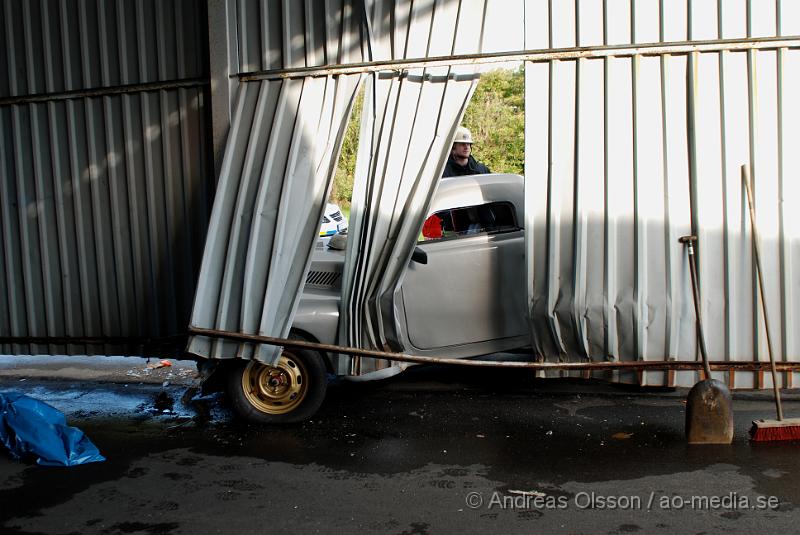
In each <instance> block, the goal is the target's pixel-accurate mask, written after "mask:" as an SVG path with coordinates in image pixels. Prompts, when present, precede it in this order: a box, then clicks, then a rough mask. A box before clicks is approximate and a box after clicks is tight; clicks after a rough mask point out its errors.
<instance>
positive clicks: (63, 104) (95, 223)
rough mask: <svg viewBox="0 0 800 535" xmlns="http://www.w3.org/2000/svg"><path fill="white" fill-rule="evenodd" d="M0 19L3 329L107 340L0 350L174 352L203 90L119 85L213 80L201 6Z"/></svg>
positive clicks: (198, 198)
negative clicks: (208, 67)
mask: <svg viewBox="0 0 800 535" xmlns="http://www.w3.org/2000/svg"><path fill="white" fill-rule="evenodd" d="M2 17H3V21H2V24H0V32H2V33H0V42H3V43H5V45H6V47H5V50H4V52H3V53H2V54H0V56H2V58H3V60H2V62H0V72H2V73H4V74H3V75H0V99H2V98H9V99H10V98H14V99H15V100H13V101H10V100H9V101H7V102H3V101H2V100H0V179H1V180H0V218H1V219H0V230H1V231H2V232H1V234H2V251H3V253H2V259H1V260H2V262H3V272H4V277H3V280H2V283H0V298H2V299H3V301H2V305H0V308H1V309H3V313H2V314H0V337H3V338H6V339H7V338H22V339H24V338H27V337H34V338H44V339H57V338H64V337H69V338H93V339H95V338H99V339H100V341H101V342H105V343H104V344H103V343H101V344H95V343H92V344H88V345H83V344H70V345H69V346H68V347H65V346H63V345H56V344H49V345H43V344H27V343H22V342H24V340H20V343H18V344H17V343H14V344H5V345H0V352H3V353H21V354H25V353H73V354H74V353H79V354H87V353H88V354H93V353H100V354H109V353H111V354H142V353H147V354H150V353H155V352H159V351H162V350H163V351H166V352H169V353H176V354H177V353H179V352H181V350H182V344H181V343H180V341H179V340H171V339H170V337H176V336H177V337H179V338H180V336H181V335H182V336H184V337H185V333H186V326H187V324H188V320H189V313H190V309H191V303H192V300H193V296H194V283H195V277H196V273H197V271H198V270H199V257H200V254H201V251H202V244H203V242H204V239H205V232H206V225H207V220H208V214H209V204H210V201H209V198H210V196H211V194H212V188H211V186H210V184H211V182H212V177H211V176H210V171H209V169H208V167H209V166H208V156H207V148H208V140H207V129H206V124H205V123H206V119H205V114H206V112H205V108H206V106H207V102H206V100H207V96H206V88H205V87H204V84H202V82H200V81H196V82H195V83H193V84H190V86H188V87H181V88H167V89H161V90H157V91H156V90H151V91H145V90H142V89H141V88H138V89H135V90H126V89H124V88H123V87H121V86H124V85H128V84H143V83H150V82H161V83H164V84H165V86H166V87H169V85H170V84H171V83H172V82H180V81H181V80H186V79H196V78H198V77H204V76H207V74H206V73H205V72H204V70H205V69H206V67H205V66H204V65H203V61H204V60H203V56H204V55H203V54H202V53H198V50H203V49H204V48H205V46H206V44H205V43H204V42H203V41H202V39H203V38H204V30H203V26H202V24H204V23H205V20H204V16H203V10H202V9H198V8H197V5H196V4H195V3H194V2H191V1H188V0H178V1H175V2H153V1H144V2H137V3H132V2H123V1H118V2H99V1H84V2H77V3H67V2H55V1H32V2H4V3H3V6H2ZM5 73H7V76H6V75H5ZM84 90H93V91H94V90H98V91H100V92H101V93H106V96H88V95H86V94H80V91H84ZM76 91H77V92H78V93H74V92H76ZM69 92H73V93H69ZM31 97H36V98H37V99H38V100H36V101H30V98H31ZM26 99H28V100H27V101H26ZM156 339H157V340H156ZM45 341H46V340H45ZM162 343H165V344H166V345H165V346H163V347H161V344H162ZM160 354H163V353H160Z"/></svg>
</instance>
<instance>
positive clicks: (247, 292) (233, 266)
mask: <svg viewBox="0 0 800 535" xmlns="http://www.w3.org/2000/svg"><path fill="white" fill-rule="evenodd" d="M354 4H356V5H357V4H358V2H357V1H350V0H345V1H336V0H333V1H325V2H321V1H316V0H315V1H299V2H298V1H289V2H283V3H281V4H278V3H269V4H267V3H261V4H256V3H254V2H237V3H236V11H235V13H236V17H237V36H236V40H235V41H234V42H235V43H236V45H237V46H238V56H237V57H238V60H239V63H240V65H239V67H238V70H245V71H249V70H251V69H256V70H258V69H261V68H262V67H267V68H276V67H277V68H292V67H298V66H300V67H305V66H307V65H321V64H324V63H325V62H334V63H338V62H346V61H353V60H355V59H359V60H360V59H361V56H360V48H358V49H357V50H354V49H353V48H352V46H353V45H355V46H358V47H360V40H359V39H358V38H357V37H356V36H357V35H359V27H360V26H359V24H360V17H359V16H356V15H354V7H353V5H354ZM354 33H355V36H354V35H353V34H354ZM262 47H263V49H262ZM274 47H278V48H274ZM277 51H280V54H278V52H277ZM355 52H357V53H358V54H359V55H358V57H357V58H355V57H351V54H353V53H355ZM265 58H266V59H265ZM262 60H264V62H262ZM234 67H236V66H231V69H232V70H236V69H234ZM360 79H361V75H358V74H356V75H349V76H325V77H320V76H316V77H312V76H307V77H304V78H299V79H288V80H275V81H256V82H242V83H241V84H239V89H238V94H237V96H236V100H235V108H234V109H233V113H232V120H231V129H230V132H229V134H228V140H227V146H226V149H225V156H224V159H223V163H222V170H221V173H220V180H219V185H218V188H217V193H216V197H215V200H214V210H213V213H212V217H211V222H210V227H209V235H208V240H207V242H206V247H205V252H204V256H203V266H202V270H201V274H200V279H199V283H198V289H197V295H196V298H195V306H194V311H193V314H192V325H193V326H197V327H207V328H208V327H210V328H216V329H222V330H229V331H239V332H246V333H259V334H265V335H269V336H287V335H288V334H289V327H290V325H291V318H292V316H293V314H294V309H295V308H296V306H297V302H298V300H299V295H300V289H301V288H302V284H303V283H304V282H305V272H306V270H307V268H308V263H309V261H310V257H311V252H312V249H313V246H314V240H315V239H316V237H318V235H319V222H320V220H321V218H322V211H323V208H324V204H325V199H326V198H327V195H328V192H329V189H330V181H331V179H332V177H333V173H334V171H335V165H336V161H335V159H336V156H337V155H338V152H339V147H340V146H341V141H342V136H343V133H344V126H345V124H346V119H347V117H348V116H349V113H350V109H351V107H352V103H353V99H354V97H355V91H356V88H357V86H358V83H359V81H360ZM188 351H190V352H192V353H195V354H197V355H200V356H204V357H214V358H224V357H234V356H239V357H243V358H251V357H252V356H253V354H254V352H253V345H252V344H241V345H240V344H236V343H231V342H224V341H221V340H213V341H212V340H209V339H208V338H207V337H202V336H195V337H192V339H191V340H190V344H189V348H188ZM278 355H279V354H278V353H276V348H274V347H272V346H261V347H260V348H259V351H258V353H257V356H258V358H260V359H262V360H265V361H269V360H272V359H273V357H277V356H278Z"/></svg>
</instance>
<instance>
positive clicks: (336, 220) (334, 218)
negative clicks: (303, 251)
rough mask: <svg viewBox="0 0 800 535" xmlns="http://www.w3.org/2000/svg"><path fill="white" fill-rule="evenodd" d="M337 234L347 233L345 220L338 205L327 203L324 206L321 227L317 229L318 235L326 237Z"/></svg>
mask: <svg viewBox="0 0 800 535" xmlns="http://www.w3.org/2000/svg"><path fill="white" fill-rule="evenodd" d="M337 232H347V219H345V217H344V214H342V210H341V209H340V208H339V206H338V205H336V204H333V203H330V202H329V203H326V204H325V213H324V214H323V215H322V226H320V228H319V235H320V236H321V237H328V236H333V235H334V234H336V233H337Z"/></svg>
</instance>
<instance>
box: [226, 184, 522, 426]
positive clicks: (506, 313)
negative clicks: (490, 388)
mask: <svg viewBox="0 0 800 535" xmlns="http://www.w3.org/2000/svg"><path fill="white" fill-rule="evenodd" d="M523 198H524V194H523V178H522V177H521V176H519V175H510V174H491V175H473V176H465V177H458V178H448V179H442V181H441V183H440V184H439V186H438V189H437V191H436V195H435V197H434V199H433V202H432V205H431V209H430V211H429V214H428V217H427V219H426V221H425V224H424V226H423V229H422V232H421V233H420V237H419V241H418V243H417V246H416V249H415V251H414V255H413V256H412V260H411V262H410V263H409V266H408V269H407V272H406V274H405V277H404V279H403V283H402V288H401V294H402V299H401V300H400V301H401V303H402V308H403V311H402V312H403V313H402V314H399V315H398V316H399V319H400V322H401V335H402V340H401V341H402V343H403V346H404V347H405V352H406V353H408V354H412V355H420V356H425V355H437V356H447V357H452V358H467V357H475V356H479V355H486V354H490V353H495V352H498V351H508V350H510V349H515V348H521V347H525V346H527V345H529V343H530V335H529V329H528V325H527V323H526V319H525V318H526V317H527V314H526V295H527V292H526V286H525V278H524V277H525V245H524V240H523V228H522V222H523V220H524V218H523ZM345 236H346V235H336V236H334V237H333V238H332V239H331V241H330V242H328V243H327V244H326V245H323V244H322V243H321V242H318V244H317V249H316V250H315V252H314V255H313V258H312V263H311V267H310V270H309V272H308V276H307V278H306V284H305V287H304V290H303V294H302V296H301V301H300V304H299V308H298V311H297V314H296V316H295V319H294V322H293V324H292V335H293V336H294V337H297V338H300V339H303V340H306V341H311V342H321V343H326V344H335V343H337V341H338V340H337V336H338V322H339V302H340V294H341V279H342V268H343V265H344V257H345V251H344V248H345V247H344V238H345ZM337 359H338V354H337V355H332V354H324V353H321V352H316V351H309V350H299V349H289V348H287V349H285V350H284V352H283V354H282V356H281V357H280V361H279V362H278V364H277V365H276V366H269V365H266V364H262V363H260V362H258V361H255V360H251V361H240V362H236V363H232V364H231V366H230V367H231V369H230V370H229V373H228V381H227V389H228V393H229V395H230V398H231V400H232V402H233V404H234V406H235V408H236V409H237V411H238V412H239V413H240V414H242V415H243V416H245V417H246V418H247V419H249V420H252V421H256V422H262V423H278V422H292V421H300V420H303V419H306V418H308V417H310V416H311V415H312V414H314V412H316V410H317V409H318V408H319V406H320V405H321V403H322V401H323V399H324V397H325V390H326V386H327V375H329V374H335V373H337V370H338V366H337V364H338V363H337ZM402 369H403V368H402V367H395V368H391V369H389V370H380V372H382V373H380V372H379V373H375V374H373V377H370V375H366V376H361V377H359V379H362V380H363V379H370V378H381V377H386V376H387V375H391V373H396V372H398V371H401V370H402ZM387 372H388V373H387Z"/></svg>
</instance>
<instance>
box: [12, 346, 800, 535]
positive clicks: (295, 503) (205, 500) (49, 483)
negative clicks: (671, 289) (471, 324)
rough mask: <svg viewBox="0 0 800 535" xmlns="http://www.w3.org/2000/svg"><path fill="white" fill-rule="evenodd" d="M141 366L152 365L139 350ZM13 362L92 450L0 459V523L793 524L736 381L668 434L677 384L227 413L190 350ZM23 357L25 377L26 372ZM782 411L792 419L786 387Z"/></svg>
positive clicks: (567, 386)
mask: <svg viewBox="0 0 800 535" xmlns="http://www.w3.org/2000/svg"><path fill="white" fill-rule="evenodd" d="M156 362H157V361H156ZM153 365H154V362H151V363H150V367H147V365H146V363H145V362H144V361H140V360H139V359H132V360H130V359H122V360H121V361H115V363H113V364H111V365H109V366H110V367H112V368H114V369H113V370H112V371H109V372H105V371H102V370H101V371H99V372H97V373H94V372H90V371H86V370H83V371H78V372H76V369H78V370H80V367H77V368H76V367H72V369H67V367H66V366H62V365H59V366H52V365H51V366H49V367H48V366H43V367H41V368H37V367H36V366H33V365H32V366H29V367H25V366H22V367H20V366H13V365H8V364H7V363H6V364H4V361H0V392H8V391H12V390H15V391H23V392H24V393H26V394H28V395H31V396H33V397H36V398H38V399H41V400H44V401H47V402H48V403H50V404H51V405H53V406H55V407H56V408H58V409H60V410H62V411H64V412H65V414H66V415H67V418H68V421H69V423H70V424H71V425H75V426H77V427H79V428H80V429H81V430H83V431H84V432H85V433H86V434H87V435H88V436H89V437H90V438H91V439H92V441H93V442H94V443H95V444H96V445H97V446H98V447H99V449H100V450H101V452H102V453H103V455H105V456H106V457H107V459H108V460H107V461H106V462H104V463H95V464H89V465H85V466H78V467H73V468H44V467H39V466H36V465H32V464H24V463H21V462H18V461H14V460H12V459H11V458H10V457H8V456H7V455H5V454H1V453H0V532H2V533H47V534H68V533H101V534H139V533H142V534H173V533H174V534H181V533H192V534H202V533H341V532H354V533H392V534H424V533H452V532H463V533H483V532H500V533H503V532H507V533H665V534H666V533H720V532H726V533H754V532H764V531H766V532H786V533H793V532H794V531H795V529H796V526H797V525H798V521H800V513H799V512H798V508H797V506H798V505H800V485H798V475H800V462H799V461H798V452H799V451H800V443H796V442H789V443H759V444H751V443H750V442H749V441H748V440H747V430H748V428H749V426H750V422H751V420H753V419H754V418H771V417H773V411H774V405H773V404H772V402H771V401H770V399H769V397H768V396H766V395H765V394H746V393H745V394H736V395H735V404H734V409H735V418H736V435H735V440H734V443H733V444H732V445H730V446H688V445H687V444H686V443H685V440H684V437H683V433H684V411H685V404H684V400H685V396H686V391H685V390H681V389H678V390H664V389H660V390H642V389H634V388H629V387H622V386H613V385H608V384H604V383H600V382H588V381H582V380H569V379H548V380H543V379H536V378H535V377H534V375H533V374H532V373H531V374H529V373H525V372H520V371H506V370H493V369H492V370H477V369H455V368H447V367H425V368H422V367H418V368H413V369H410V370H408V371H407V372H405V373H404V374H402V375H401V376H398V377H396V378H393V379H390V380H386V381H382V382H379V383H360V384H353V383H343V382H337V383H334V384H332V385H331V386H330V387H329V394H328V398H327V400H326V402H325V404H324V405H323V407H322V409H321V411H320V412H319V413H318V414H317V415H316V416H315V418H314V419H313V420H311V421H308V422H305V423H302V424H296V425H288V426H277V427H257V426H250V425H247V424H243V423H240V422H238V421H237V420H236V419H235V418H234V417H233V415H232V414H231V413H230V410H229V409H228V407H227V404H226V400H225V399H224V396H218V395H212V396H205V397H203V396H199V395H196V392H195V391H194V389H193V386H194V385H195V384H196V379H195V378H194V373H193V369H192V367H191V364H186V365H182V366H170V367H164V368H154V367H153ZM37 369H38V370H40V371H41V373H37V372H36V371H35V370H37ZM787 398H788V400H787V402H786V404H785V411H786V412H787V414H788V415H790V416H795V415H798V416H800V395H798V394H797V393H796V392H792V393H789V394H788V395H787Z"/></svg>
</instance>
